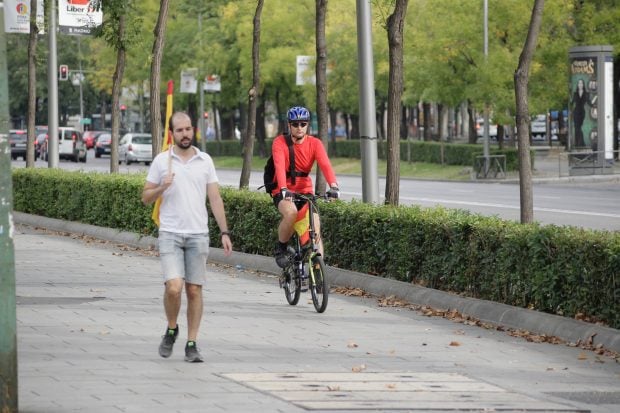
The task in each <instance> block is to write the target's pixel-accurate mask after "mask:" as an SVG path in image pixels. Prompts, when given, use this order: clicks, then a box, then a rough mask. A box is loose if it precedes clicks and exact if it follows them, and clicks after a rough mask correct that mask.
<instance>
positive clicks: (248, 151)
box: [239, 0, 263, 189]
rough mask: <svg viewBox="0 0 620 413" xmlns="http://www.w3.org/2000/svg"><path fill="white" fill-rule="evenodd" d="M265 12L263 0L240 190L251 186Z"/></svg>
mask: <svg viewBox="0 0 620 413" xmlns="http://www.w3.org/2000/svg"><path fill="white" fill-rule="evenodd" d="M262 11H263V0H257V2H256V11H255V12H254V24H253V30H252V87H251V88H250V90H248V123H247V125H248V127H247V128H246V130H245V137H244V139H243V166H242V168H241V177H240V178H239V188H240V189H242V188H247V187H248V186H249V185H250V173H251V172H252V155H253V150H254V136H255V130H256V101H257V100H258V91H259V90H260V35H261V33H260V23H261V22H260V19H261V13H262Z"/></svg>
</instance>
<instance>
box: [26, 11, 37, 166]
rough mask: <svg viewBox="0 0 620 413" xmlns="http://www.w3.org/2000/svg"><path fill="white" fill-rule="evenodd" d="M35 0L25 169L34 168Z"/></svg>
mask: <svg viewBox="0 0 620 413" xmlns="http://www.w3.org/2000/svg"><path fill="white" fill-rule="evenodd" d="M38 32H39V29H38V27H37V0H30V37H29V38H28V126H27V128H26V129H27V130H28V137H27V141H26V142H27V145H28V146H26V168H34V160H35V153H34V140H35V139H36V138H37V137H36V136H35V133H36V130H35V123H36V121H35V115H36V110H37V64H36V61H37V34H38Z"/></svg>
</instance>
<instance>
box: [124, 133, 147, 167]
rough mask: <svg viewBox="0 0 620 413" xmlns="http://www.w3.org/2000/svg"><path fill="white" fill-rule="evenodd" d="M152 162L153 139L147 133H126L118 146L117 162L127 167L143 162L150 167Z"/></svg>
mask: <svg viewBox="0 0 620 413" xmlns="http://www.w3.org/2000/svg"><path fill="white" fill-rule="evenodd" d="M152 160H153V139H152V138H151V134H149V133H133V132H130V133H126V134H125V135H123V137H122V138H121V141H120V142H119V144H118V162H119V163H120V162H122V161H124V162H125V163H126V164H127V165H129V164H130V163H132V162H144V164H145V165H150V164H151V161H152Z"/></svg>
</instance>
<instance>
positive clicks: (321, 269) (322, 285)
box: [310, 255, 329, 313]
mask: <svg viewBox="0 0 620 413" xmlns="http://www.w3.org/2000/svg"><path fill="white" fill-rule="evenodd" d="M311 264H312V265H311V267H310V293H311V294H312V304H314V309H315V310H316V311H317V313H322V312H323V311H325V309H326V308H327V298H328V296H329V283H328V282H327V278H326V271H325V263H324V262H323V257H321V256H320V255H316V256H314V257H313V258H312V261H311Z"/></svg>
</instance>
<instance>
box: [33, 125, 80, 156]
mask: <svg viewBox="0 0 620 413" xmlns="http://www.w3.org/2000/svg"><path fill="white" fill-rule="evenodd" d="M41 157H42V158H43V159H44V160H46V161H47V160H48V158H49V137H48V139H46V141H45V143H44V144H43V146H42V147H41ZM58 158H59V159H70V160H72V161H73V162H78V161H79V162H86V145H84V141H82V133H81V132H80V131H79V130H77V129H74V128H67V127H60V128H58Z"/></svg>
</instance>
